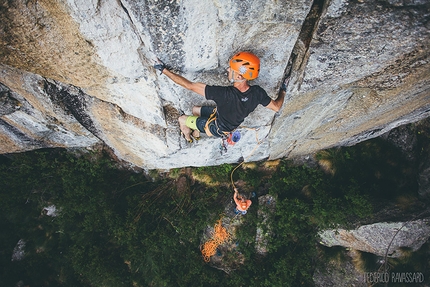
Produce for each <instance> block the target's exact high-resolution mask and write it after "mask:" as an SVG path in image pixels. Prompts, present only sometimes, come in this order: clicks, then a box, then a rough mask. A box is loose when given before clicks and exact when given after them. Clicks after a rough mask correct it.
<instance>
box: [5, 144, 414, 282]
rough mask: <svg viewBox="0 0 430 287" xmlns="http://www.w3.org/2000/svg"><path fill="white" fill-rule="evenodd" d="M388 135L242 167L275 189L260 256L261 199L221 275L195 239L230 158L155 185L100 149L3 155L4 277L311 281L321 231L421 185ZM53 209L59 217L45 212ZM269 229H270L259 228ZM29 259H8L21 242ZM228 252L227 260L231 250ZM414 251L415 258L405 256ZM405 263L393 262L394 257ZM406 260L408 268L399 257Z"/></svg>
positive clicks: (220, 195) (261, 187) (225, 198)
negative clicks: (239, 261)
mask: <svg viewBox="0 0 430 287" xmlns="http://www.w3.org/2000/svg"><path fill="white" fill-rule="evenodd" d="M398 154H399V152H398V151H397V150H395V149H393V148H392V147H390V146H387V145H386V144H385V143H384V142H382V141H379V140H375V141H370V142H366V143H363V144H360V145H357V146H355V147H351V148H340V149H332V150H328V151H323V152H321V153H320V154H318V155H317V156H316V159H317V161H318V162H319V164H320V166H321V167H322V168H319V167H309V166H297V165H294V164H293V163H292V162H288V161H281V163H280V164H279V166H276V168H274V169H270V168H268V167H267V166H265V165H264V163H259V164H256V166H255V168H253V169H251V168H247V169H244V168H239V169H237V170H236V171H235V173H234V180H239V179H241V180H243V181H244V182H246V183H247V184H248V185H249V186H251V187H252V188H253V190H254V191H255V192H256V193H257V194H258V195H261V194H263V193H270V194H271V195H273V196H274V197H275V198H276V199H277V201H276V207H277V208H276V212H275V213H273V214H272V215H271V217H270V218H269V221H268V222H269V225H270V227H271V232H272V236H270V240H269V244H268V250H269V253H268V254H267V256H261V255H258V254H257V253H256V250H255V232H256V229H257V227H258V226H259V224H260V222H259V220H258V218H259V217H258V216H257V210H258V201H257V200H256V199H255V198H254V199H253V205H252V207H251V209H250V210H249V212H248V214H247V215H246V216H245V217H244V222H243V224H242V225H241V227H240V229H239V230H238V233H237V234H236V235H237V241H238V243H239V247H238V248H239V249H238V250H239V251H240V252H241V253H242V254H243V255H244V256H245V264H244V265H242V266H240V269H238V270H235V271H232V272H231V273H229V274H227V273H225V272H223V271H221V270H218V269H215V268H212V267H210V265H209V264H206V263H205V262H204V261H203V258H202V256H201V253H200V249H199V247H200V245H201V244H202V242H201V236H202V233H203V231H204V230H205V228H206V226H208V225H210V226H213V224H214V223H215V222H216V221H217V220H218V219H219V217H220V215H221V214H222V213H223V212H224V208H225V205H226V203H228V202H229V201H230V200H231V197H232V190H231V183H230V174H231V172H232V171H233V169H234V168H235V165H221V166H218V167H204V168H194V169H192V172H191V173H189V172H185V171H184V170H181V169H175V170H173V171H172V175H171V177H166V176H164V177H163V176H160V177H159V179H157V180H156V181H155V182H153V181H152V180H148V179H147V178H146V177H145V176H144V175H143V174H138V173H133V172H130V171H126V170H121V169H118V168H117V167H116V166H115V162H113V161H112V160H111V159H110V158H109V157H108V156H107V155H106V154H104V153H87V154H78V155H76V154H75V155H73V154H70V153H66V152H65V151H62V150H44V151H37V152H30V153H26V154H17V155H13V156H10V157H0V190H1V192H0V202H1V207H2V208H1V211H0V212H1V213H0V214H1V221H0V224H1V229H2V233H1V235H0V243H1V245H0V246H1V247H0V261H1V266H2V269H1V271H0V272H1V273H0V281H1V282H3V284H4V286H15V285H16V283H17V282H18V281H20V280H21V281H23V282H24V284H25V285H30V286H115V287H116V286H270V287H272V286H312V285H313V284H312V275H313V272H314V268H315V261H316V260H317V258H319V257H320V255H319V254H320V253H321V249H318V244H317V238H316V236H317V231H318V230H320V229H322V228H329V227H335V226H339V225H340V226H342V227H348V226H350V223H351V222H352V219H360V218H369V217H371V216H372V212H373V211H374V209H375V208H378V203H379V202H381V201H384V200H392V199H393V198H394V200H397V199H396V198H398V197H400V196H403V195H404V194H408V195H409V196H412V197H414V196H415V193H416V183H415V178H413V176H412V170H413V169H412V168H411V167H410V166H409V164H408V162H406V161H405V160H403V159H402V158H401V157H400V156H398ZM50 205H55V206H56V208H57V209H58V210H59V215H58V216H57V217H51V216H47V215H45V214H44V212H43V208H44V207H47V206H50ZM260 227H262V228H267V226H260ZM20 239H23V240H24V241H25V242H26V247H25V258H24V259H23V260H20V261H11V258H12V253H13V249H14V247H15V246H16V244H17V242H18V240H20ZM232 257H234V256H232ZM409 257H413V256H409ZM399 264H400V263H399ZM401 264H407V263H404V262H401Z"/></svg>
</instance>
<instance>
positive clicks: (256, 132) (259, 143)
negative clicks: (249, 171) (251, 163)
mask: <svg viewBox="0 0 430 287" xmlns="http://www.w3.org/2000/svg"><path fill="white" fill-rule="evenodd" d="M240 128H242V129H247V130H254V131H255V140H256V141H257V145H256V146H255V147H254V149H253V150H252V151H251V153H250V154H249V155H248V156H247V157H246V158H245V159H244V160H243V161H242V162H241V163H240V164H238V165H237V166H236V167H235V168H234V169H233V170H232V171H231V174H230V181H231V185H232V186H233V189H235V188H236V186H235V185H234V181H233V173H234V172H235V171H236V169H238V168H239V167H240V166H241V165H242V164H244V163H245V161H246V160H247V159H248V158H250V157H251V156H252V155H253V153H254V152H255V151H256V150H257V148H258V147H259V146H260V145H261V144H262V143H263V141H264V140H265V139H266V138H264V139H262V140H261V141H260V140H259V139H258V130H259V129H258V128H249V127H244V126H240Z"/></svg>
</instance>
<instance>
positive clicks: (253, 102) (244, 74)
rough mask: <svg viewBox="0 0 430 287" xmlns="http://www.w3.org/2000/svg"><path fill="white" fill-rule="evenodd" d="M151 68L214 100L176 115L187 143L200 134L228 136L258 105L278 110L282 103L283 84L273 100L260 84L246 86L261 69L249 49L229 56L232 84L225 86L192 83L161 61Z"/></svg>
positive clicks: (229, 74)
mask: <svg viewBox="0 0 430 287" xmlns="http://www.w3.org/2000/svg"><path fill="white" fill-rule="evenodd" d="M154 68H155V69H157V70H159V71H161V73H163V74H164V75H166V76H167V77H169V78H170V79H171V80H172V81H173V82H175V83H176V84H178V85H180V86H182V87H184V88H186V89H188V90H190V91H193V92H195V93H197V94H199V95H201V96H203V97H205V98H206V99H207V100H213V101H214V102H215V103H216V107H209V106H202V107H201V106H194V107H193V115H182V116H180V117H179V119H178V120H179V126H180V129H181V132H182V134H183V135H184V137H185V139H186V140H187V141H188V142H192V141H193V140H192V138H191V137H193V138H195V139H199V138H200V133H206V134H207V135H208V136H215V137H220V138H227V137H228V136H229V134H230V133H231V132H232V131H234V130H235V129H236V128H237V127H238V126H239V125H240V124H241V123H242V122H243V121H244V119H245V118H246V117H247V116H248V115H249V114H250V113H251V112H253V111H254V110H255V108H256V107H257V106H258V105H259V104H261V105H263V106H264V107H267V108H269V109H272V110H274V111H275V112H277V111H279V110H280V108H281V107H282V104H283V102H284V97H285V91H286V87H285V83H284V84H283V85H282V87H281V91H280V93H279V95H278V98H277V99H276V100H272V99H271V98H270V97H269V96H268V95H267V93H266V91H265V90H264V89H263V88H261V87H260V86H258V85H255V86H251V85H249V83H248V81H249V80H254V79H256V78H257V77H258V74H259V71H260V59H259V58H258V57H257V56H255V55H254V54H252V53H250V52H239V53H237V54H235V55H234V56H233V57H232V58H231V59H230V61H229V68H228V69H227V71H228V79H229V81H230V82H231V83H232V84H233V85H232V86H227V87H223V86H211V85H206V84H204V83H199V82H191V81H189V80H187V79H186V78H184V77H182V76H180V75H178V74H176V73H173V72H171V71H170V70H169V69H167V68H166V65H165V64H164V63H162V62H161V61H159V62H157V63H156V64H155V65H154Z"/></svg>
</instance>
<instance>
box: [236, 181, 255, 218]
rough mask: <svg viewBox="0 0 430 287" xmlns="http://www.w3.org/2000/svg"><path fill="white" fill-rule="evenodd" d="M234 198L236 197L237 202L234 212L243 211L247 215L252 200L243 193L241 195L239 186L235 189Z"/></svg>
mask: <svg viewBox="0 0 430 287" xmlns="http://www.w3.org/2000/svg"><path fill="white" fill-rule="evenodd" d="M233 199H234V202H235V203H236V208H235V210H234V212H235V213H236V214H238V213H241V214H243V215H245V214H246V213H247V210H248V208H249V207H250V206H251V204H252V201H251V200H249V199H246V197H244V196H243V195H240V194H239V191H238V190H237V188H235V189H234V195H233Z"/></svg>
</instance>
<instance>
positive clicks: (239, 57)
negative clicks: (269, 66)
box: [230, 52, 260, 80]
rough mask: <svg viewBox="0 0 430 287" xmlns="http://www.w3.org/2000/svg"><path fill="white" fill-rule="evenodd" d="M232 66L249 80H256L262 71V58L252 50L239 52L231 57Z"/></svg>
mask: <svg viewBox="0 0 430 287" xmlns="http://www.w3.org/2000/svg"><path fill="white" fill-rule="evenodd" d="M230 68H231V69H232V70H233V71H235V72H236V73H239V74H240V75H242V76H243V77H244V78H245V79H247V80H254V79H255V78H257V77H258V73H259V72H260V59H259V58H258V57H257V56H255V55H254V54H252V53H250V52H239V53H237V54H236V55H234V56H233V57H232V58H231V59H230Z"/></svg>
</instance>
